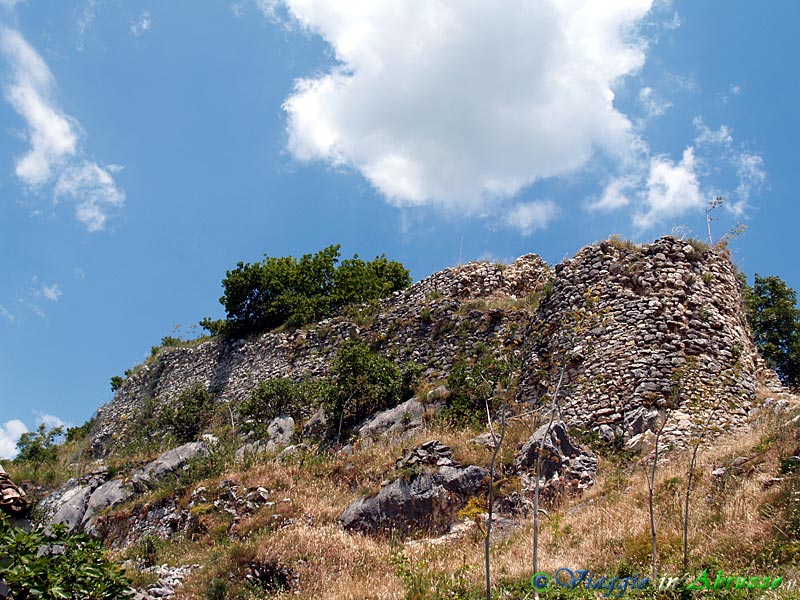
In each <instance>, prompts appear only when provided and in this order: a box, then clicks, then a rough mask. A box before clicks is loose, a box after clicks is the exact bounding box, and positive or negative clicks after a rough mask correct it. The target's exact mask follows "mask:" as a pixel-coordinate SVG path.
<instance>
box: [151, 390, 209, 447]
mask: <svg viewBox="0 0 800 600" xmlns="http://www.w3.org/2000/svg"><path fill="white" fill-rule="evenodd" d="M213 416H214V401H213V399H212V398H211V394H209V393H208V390H207V389H206V388H205V387H203V385H201V384H199V383H198V384H196V385H194V386H193V387H191V388H189V389H187V390H184V391H183V392H182V393H181V394H180V396H178V398H177V400H176V401H175V403H174V405H168V406H165V407H164V408H162V409H161V412H160V413H159V414H158V420H157V429H158V430H159V431H163V432H165V433H169V434H172V436H173V437H174V438H175V441H177V442H178V443H179V444H185V443H187V442H191V441H193V440H195V439H197V437H198V436H199V435H200V434H201V433H202V432H203V430H204V429H205V428H206V427H208V426H209V425H210V424H211V419H212V417H213Z"/></svg>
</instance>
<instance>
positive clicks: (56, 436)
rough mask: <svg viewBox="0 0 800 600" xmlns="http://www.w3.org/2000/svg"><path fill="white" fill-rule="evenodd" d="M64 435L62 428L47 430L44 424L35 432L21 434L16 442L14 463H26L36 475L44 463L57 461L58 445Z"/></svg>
mask: <svg viewBox="0 0 800 600" xmlns="http://www.w3.org/2000/svg"><path fill="white" fill-rule="evenodd" d="M62 435H64V430H63V428H62V427H53V428H52V429H49V430H48V429H47V426H46V425H45V424H44V423H41V424H40V425H39V428H38V429H37V430H36V431H27V432H25V433H23V434H22V435H21V436H20V438H19V440H18V441H17V450H18V454H17V456H16V458H15V459H14V462H18V463H23V462H26V463H28V464H30V465H32V466H33V472H34V474H36V473H37V472H38V471H39V468H40V467H41V466H42V465H44V464H46V463H53V462H55V461H56V460H57V459H58V447H57V446H58V443H59V441H60V438H61V436H62Z"/></svg>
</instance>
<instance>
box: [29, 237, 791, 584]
mask: <svg viewBox="0 0 800 600" xmlns="http://www.w3.org/2000/svg"><path fill="white" fill-rule="evenodd" d="M352 340H358V341H360V342H363V343H365V344H366V345H367V346H368V347H369V348H370V349H371V350H372V351H374V352H376V353H378V354H379V355H380V356H383V357H387V358H389V359H390V360H391V361H393V362H394V363H396V364H398V365H401V366H406V367H407V366H408V365H414V372H415V373H416V374H417V380H416V385H415V387H414V392H413V394H409V395H413V397H401V398H397V406H389V408H388V409H386V410H379V411H373V412H372V413H370V414H367V415H366V416H365V417H364V418H363V419H362V420H361V421H359V422H358V423H356V425H355V426H354V427H353V428H352V430H351V431H348V435H347V436H346V437H345V438H344V439H341V440H339V439H338V436H336V440H335V441H333V438H332V437H330V436H328V437H325V436H324V435H321V434H320V431H322V430H324V429H325V428H326V427H327V428H328V430H329V431H330V429H331V427H332V426H333V425H332V424H331V423H330V415H329V414H328V413H327V412H326V411H327V410H328V409H329V408H330V407H329V406H328V407H326V405H325V404H324V403H320V402H318V401H317V398H315V397H313V395H312V396H311V397H308V398H306V400H307V402H308V406H307V407H306V409H307V410H303V411H300V412H295V413H294V416H290V415H289V414H277V416H274V418H273V417H271V418H270V419H269V420H268V422H264V423H255V422H253V421H252V419H251V420H250V421H246V420H245V417H244V416H243V415H244V412H245V411H244V409H243V407H244V406H245V405H246V403H247V402H248V400H249V399H250V398H251V397H252V395H253V393H254V390H256V389H258V388H259V384H260V382H264V381H269V380H274V379H275V378H288V379H290V380H293V381H296V382H320V381H323V378H325V377H326V376H327V375H329V374H330V373H331V372H332V371H334V370H335V368H336V367H335V365H336V360H337V359H336V357H337V356H338V353H339V352H340V351H341V349H342V348H344V347H346V346H347V344H348V343H351V341H352ZM490 359H491V360H490ZM492 361H494V362H492ZM484 364H491V365H494V367H492V368H496V366H497V365H501V366H502V368H501V369H499V370H494V371H492V370H490V369H487V370H480V369H479V368H478V367H479V366H480V365H484ZM459 374H460V375H459ZM501 380H502V382H503V383H502V384H501V383H500V381H501ZM483 384H487V385H486V386H484V387H480V386H481V385H483ZM470 386H472V387H470ZM462 388H463V389H467V388H468V389H475V390H481V391H480V394H482V396H481V397H480V398H479V402H478V403H475V402H474V401H473V403H472V404H469V403H467V404H464V398H463V393H464V392H463V389H462ZM309 389H312V390H316V389H318V388H314V387H311V388H309ZM187 394H188V395H189V396H190V397H192V398H195V400H198V399H199V400H198V401H199V402H201V404H203V405H208V408H209V409H210V410H211V411H212V412H213V415H214V417H213V418H209V420H208V421H206V422H204V423H205V425H204V428H201V429H199V430H197V431H196V432H193V435H192V438H191V441H189V442H188V443H182V444H179V445H178V444H177V443H176V442H175V439H174V437H171V436H170V435H166V432H163V431H158V426H159V421H158V419H157V418H156V415H158V414H163V412H164V410H165V407H179V405H180V403H181V402H185V399H186V398H187ZM473 400H474V399H473ZM484 400H489V401H490V402H489V403H488V404H491V406H492V409H491V410H488V408H487V409H485V408H484ZM459 403H462V404H459ZM488 404H487V406H488ZM465 406H466V408H465ZM552 406H556V407H557V409H558V410H557V411H556V414H555V415H554V418H553V420H552V421H551V420H550V415H551V412H550V409H551V407H552ZM455 408H458V409H459V410H461V411H462V412H461V413H458V414H460V415H461V416H462V417H463V415H464V412H463V411H464V410H469V411H473V413H474V414H472V415H468V416H471V417H473V418H470V419H462V420H453V419H448V418H446V417H447V416H448V415H452V414H454V413H453V412H448V411H453V410H455ZM501 408H502V410H501ZM487 412H489V413H490V414H489V416H490V417H491V419H492V421H491V423H490V424H489V423H487ZM798 412H800V407H799V406H798V401H797V398H795V397H793V396H790V395H789V394H787V393H786V390H783V389H782V388H781V387H780V385H779V382H778V381H777V378H776V376H775V374H774V373H772V372H771V371H769V370H768V369H766V368H765V367H764V365H763V362H762V361H761V359H760V358H759V357H758V355H757V353H756V350H755V347H754V344H753V341H752V337H751V334H750V331H749V326H748V323H747V319H746V317H745V314H744V312H743V307H742V300H741V296H740V283H739V280H738V278H737V274H736V269H735V267H734V266H733V265H732V264H731V262H730V261H729V259H728V258H727V257H726V256H725V254H724V252H720V251H714V250H711V249H709V248H707V247H706V246H705V245H703V244H701V243H698V242H687V241H683V240H677V239H675V238H672V237H665V238H661V239H659V240H657V241H655V242H654V243H652V244H647V245H643V246H635V245H633V244H629V243H625V242H621V241H618V240H609V241H604V242H601V243H598V244H594V245H592V246H588V247H586V248H584V249H582V250H581V251H580V252H579V253H578V254H577V255H576V256H574V257H573V258H571V259H569V260H566V261H564V262H563V263H561V264H558V265H556V266H555V267H553V268H551V267H549V266H548V265H546V264H545V263H544V261H542V260H541V259H540V258H539V257H538V256H536V255H526V256H523V257H520V258H519V259H517V260H516V261H514V262H513V263H512V264H510V265H502V264H492V263H469V264H467V265H463V266H460V267H458V268H451V269H446V270H444V271H442V272H439V273H436V274H434V275H431V276H430V277H428V278H426V279H423V280H422V281H420V282H418V283H416V284H414V285H413V286H411V288H409V289H408V290H406V291H405V292H401V293H396V294H395V295H394V296H392V297H391V298H387V299H385V300H382V301H380V302H377V303H372V304H369V305H364V306H359V307H351V308H350V309H348V310H346V311H345V314H342V315H340V316H337V317H334V318H329V319H326V320H324V321H322V322H320V323H316V324H314V325H312V326H308V327H305V328H302V329H294V330H289V329H278V330H275V331H272V332H269V333H265V334H262V335H259V336H255V337H250V338H246V339H235V340H234V339H229V338H224V337H213V338H208V339H204V340H197V341H195V342H187V343H185V344H183V345H181V346H178V347H166V348H162V349H161V350H160V351H158V352H157V353H154V355H153V356H152V357H151V358H150V359H148V360H147V361H146V362H145V363H144V364H142V365H139V366H138V367H137V368H135V369H134V370H133V371H132V372H131V373H130V374H129V376H128V377H127V379H126V380H125V381H124V383H123V384H122V386H121V387H120V389H119V391H118V393H117V395H116V397H115V398H114V400H113V401H112V402H111V403H109V404H108V405H106V406H104V407H102V408H101V409H100V410H99V411H98V415H97V418H96V420H95V422H94V425H93V426H92V428H91V430H90V431H89V433H88V435H87V436H86V438H85V439H84V440H83V441H82V442H81V445H80V447H79V448H78V449H77V450H76V451H75V452H74V453H73V454H72V455H71V456H70V457H65V458H67V462H69V464H71V465H72V466H71V467H70V468H71V469H73V471H72V472H73V473H74V472H75V470H77V473H75V477H73V478H72V479H70V480H69V481H68V482H67V483H66V484H64V485H63V486H61V487H60V488H59V489H57V490H55V491H53V492H52V493H50V494H48V495H47V496H46V497H45V498H44V499H43V500H42V501H41V502H39V504H38V506H37V508H36V511H35V514H36V516H37V519H38V520H40V521H42V522H45V523H64V524H65V525H66V526H67V527H68V528H69V529H71V530H75V531H77V530H83V531H86V532H88V533H90V534H92V535H94V536H96V537H98V538H100V539H102V540H103V543H104V544H105V545H106V547H108V548H110V549H112V550H113V551H114V552H115V553H116V554H115V555H116V556H117V558H118V559H119V560H120V561H124V564H125V566H126V567H127V568H128V570H129V573H131V574H132V575H133V576H134V583H135V585H136V587H137V589H138V592H137V593H138V596H137V597H138V598H139V599H140V600H146V599H154V598H164V597H167V598H172V597H175V598H205V599H210V600H215V599H219V598H242V599H249V598H264V597H284V596H286V595H287V594H290V595H292V596H293V597H302V598H337V599H338V598H410V599H414V598H453V597H458V598H478V597H482V596H481V591H480V590H481V577H482V572H483V571H482V568H478V566H477V565H479V564H481V562H482V560H483V559H482V554H481V553H482V551H483V550H482V549H483V536H484V535H485V533H486V531H487V519H488V516H487V492H488V491H489V490H490V489H491V490H492V493H493V494H494V496H495V499H496V503H495V505H494V506H493V509H494V513H493V514H494V520H493V531H494V533H493V541H492V548H493V553H495V558H494V560H495V562H494V563H493V566H492V570H493V573H494V577H495V583H496V589H497V590H498V591H500V590H502V592H503V593H505V594H506V596H505V597H524V595H525V594H526V593H528V592H530V576H531V574H532V572H531V571H530V557H529V556H528V553H529V550H530V535H531V521H532V516H533V514H534V513H535V511H534V510H533V494H534V489H535V488H536V484H537V481H538V483H539V484H540V486H541V502H542V505H543V506H544V507H546V509H547V511H548V518H547V519H546V520H543V521H542V524H541V534H542V556H543V557H544V558H543V562H542V563H540V568H544V569H550V572H551V573H552V572H553V571H555V570H556V569H558V568H559V567H562V566H570V567H574V568H576V569H577V568H590V569H603V570H605V571H608V572H611V571H613V572H615V573H617V574H618V575H619V577H626V576H629V575H633V574H639V573H640V572H642V573H645V572H649V569H650V562H649V561H650V558H651V557H650V554H649V552H650V550H649V549H650V531H649V529H648V527H649V526H648V523H649V515H648V514H647V506H648V497H649V490H648V489H647V488H646V487H645V486H644V479H643V478H642V473H643V472H644V471H643V467H644V468H646V469H649V468H650V467H649V466H648V465H652V462H648V461H652V460H653V456H654V455H653V454H652V450H653V447H654V444H655V434H654V432H655V431H660V432H661V436H660V437H659V440H660V443H661V444H662V449H665V450H668V454H667V458H666V460H664V459H663V458H662V461H664V462H663V465H662V466H660V467H659V471H658V473H657V476H656V477H655V480H654V485H655V490H656V491H655V492H654V494H653V502H654V506H655V508H656V510H657V511H658V513H659V515H660V516H659V522H662V523H663V525H662V527H663V531H662V534H661V536H662V538H661V539H662V542H661V543H662V545H663V557H662V559H663V564H664V568H665V569H667V571H669V570H670V569H671V571H672V572H677V571H679V570H680V568H681V552H680V550H681V540H682V537H681V532H682V526H683V522H682V520H681V519H682V515H683V512H682V508H680V507H682V506H683V493H684V489H685V485H686V476H687V472H686V468H685V465H686V464H688V459H689V456H690V453H691V451H692V450H693V447H692V446H691V444H692V443H696V442H697V440H700V442H701V446H698V449H701V448H702V449H701V451H700V453H699V457H700V458H699V460H698V462H697V471H696V474H695V475H693V477H696V482H695V486H696V487H697V489H696V490H694V491H693V492H692V494H693V497H692V506H693V507H694V511H695V512H696V516H695V517H693V519H694V521H693V523H692V525H691V527H690V528H689V531H690V536H689V541H690V543H691V545H692V553H693V554H692V562H691V565H692V566H693V567H694V566H698V567H699V566H703V565H707V564H709V561H711V564H718V565H719V564H721V565H725V568H731V569H745V568H747V569H751V570H752V569H763V568H765V565H780V566H781V567H782V568H783V567H785V566H786V565H790V564H792V562H793V561H794V559H795V558H796V557H797V556H800V546H798V541H797V538H798V536H799V535H800V481H798V476H797V473H796V472H800V416H797V414H798ZM174 414H181V413H180V412H177V413H174ZM339 429H340V430H341V422H340V423H339ZM144 430H147V431H148V437H147V443H142V440H143V437H142V434H143V431H144ZM501 430H502V439H501V438H500V435H501ZM712 438H713V439H714V443H713V444H711V443H710V442H711V439H712ZM184 441H185V440H184ZM648 472H650V471H648ZM573 522H574V523H573ZM771 524H774V526H775V528H776V529H774V530H773V529H772V525H771ZM770 561H772V562H770ZM634 571H635V572H636V573H634ZM787 573H788V571H787ZM795 575H796V573H795ZM587 593H588V594H591V593H593V592H592V591H591V590H589V591H587ZM509 594H511V595H509ZM514 594H516V595H514ZM787 597H788V596H787Z"/></svg>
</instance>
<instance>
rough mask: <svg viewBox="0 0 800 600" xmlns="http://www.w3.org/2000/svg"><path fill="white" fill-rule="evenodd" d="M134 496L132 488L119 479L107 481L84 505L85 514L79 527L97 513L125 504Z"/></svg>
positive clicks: (84, 524)
mask: <svg viewBox="0 0 800 600" xmlns="http://www.w3.org/2000/svg"><path fill="white" fill-rule="evenodd" d="M134 496H136V492H135V491H134V489H133V486H132V485H130V484H128V483H125V482H123V481H122V480H121V479H112V480H111V481H107V482H106V483H104V484H103V485H101V486H100V487H99V488H97V489H96V490H95V491H94V492H92V496H91V498H89V502H88V503H87V505H86V512H85V513H84V514H83V519H82V521H81V525H83V526H84V527H85V526H86V524H87V523H88V522H89V520H90V519H91V518H92V517H93V516H94V515H96V514H97V513H98V512H99V511H101V510H103V509H104V508H108V507H109V506H114V505H115V504H121V503H123V502H127V501H128V500H130V499H131V498H133V497H134Z"/></svg>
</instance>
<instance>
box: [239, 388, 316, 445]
mask: <svg viewBox="0 0 800 600" xmlns="http://www.w3.org/2000/svg"><path fill="white" fill-rule="evenodd" d="M319 387H320V384H319V382H317V381H306V382H301V383H298V382H295V381H292V380H291V379H287V378H285V377H277V378H275V379H268V380H266V381H261V382H259V384H258V385H257V386H256V388H255V389H254V390H253V392H252V394H250V397H249V398H248V399H247V400H245V401H244V402H243V403H242V405H241V407H240V409H239V411H240V413H241V415H242V416H243V417H244V418H245V419H248V420H250V421H251V423H249V424H248V425H249V427H250V430H251V431H255V432H256V433H259V434H263V433H265V432H266V428H267V425H268V424H269V422H270V421H271V420H272V419H274V418H275V417H278V416H281V415H286V416H290V417H293V418H294V419H295V420H297V419H300V418H303V417H307V416H309V415H310V413H311V411H312V408H313V407H314V405H315V397H316V396H317V395H318V393H319Z"/></svg>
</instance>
